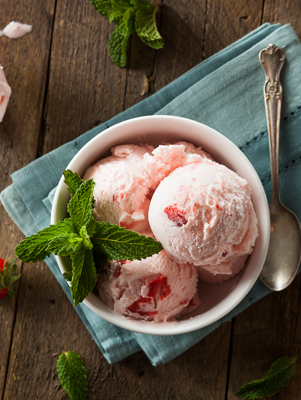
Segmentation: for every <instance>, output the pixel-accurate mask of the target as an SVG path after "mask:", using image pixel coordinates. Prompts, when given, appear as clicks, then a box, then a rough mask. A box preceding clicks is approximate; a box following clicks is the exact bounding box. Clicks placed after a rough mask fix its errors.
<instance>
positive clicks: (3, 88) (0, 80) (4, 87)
mask: <svg viewBox="0 0 301 400" xmlns="http://www.w3.org/2000/svg"><path fill="white" fill-rule="evenodd" d="M10 95H11V88H10V86H9V85H8V83H7V80H6V77H5V74H4V70H3V67H1V65H0V122H2V120H3V117H4V114H5V111H6V108H7V104H8V101H9V98H10Z"/></svg>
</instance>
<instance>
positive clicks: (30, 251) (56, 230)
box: [15, 218, 74, 262]
mask: <svg viewBox="0 0 301 400" xmlns="http://www.w3.org/2000/svg"><path fill="white" fill-rule="evenodd" d="M72 233H74V227H73V224H72V221H71V219H70V218H67V219H65V220H64V221H60V222H58V223H57V224H55V225H50V226H49V227H48V228H45V229H43V230H42V231H39V232H38V233H37V234H36V235H31V236H30V237H27V238H25V239H24V240H22V242H20V243H19V244H18V246H17V247H16V248H15V253H16V255H17V256H18V257H19V258H20V260H21V261H23V262H30V261H32V262H37V261H42V260H44V259H45V258H46V257H48V256H50V254H51V252H49V250H47V247H48V245H49V243H50V242H51V240H53V239H54V238H56V237H57V236H59V235H62V234H66V235H69V234H72Z"/></svg>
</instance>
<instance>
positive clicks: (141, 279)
mask: <svg viewBox="0 0 301 400" xmlns="http://www.w3.org/2000/svg"><path fill="white" fill-rule="evenodd" d="M197 279H198V278H197V271H196V268H195V267H194V266H193V265H189V264H182V265H179V264H177V263H176V262H175V261H174V260H172V259H171V258H170V257H169V256H168V254H167V253H166V252H165V251H164V250H163V251H161V252H160V253H159V254H155V255H153V256H152V257H148V258H146V259H144V260H141V261H137V260H135V261H111V262H110V263H109V266H108V267H107V268H106V273H101V274H100V277H99V281H98V285H97V288H98V290H99V293H100V296H101V298H102V299H103V301H105V302H106V303H107V304H108V305H109V306H111V308H113V309H114V310H115V311H116V312H118V313H119V314H121V315H124V316H126V317H130V318H134V319H142V320H146V321H155V322H162V321H170V320H172V319H175V317H177V316H179V315H180V314H181V313H185V314H186V313H187V312H191V311H193V309H195V308H196V306H198V305H199V303H200V301H199V300H198V296H197V294H196V288H197ZM194 296H195V297H194ZM192 298H193V301H192Z"/></svg>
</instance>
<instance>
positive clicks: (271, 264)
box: [259, 44, 301, 290]
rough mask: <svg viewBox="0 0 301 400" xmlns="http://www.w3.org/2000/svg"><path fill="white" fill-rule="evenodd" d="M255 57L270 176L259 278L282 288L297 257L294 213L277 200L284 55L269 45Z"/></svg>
mask: <svg viewBox="0 0 301 400" xmlns="http://www.w3.org/2000/svg"><path fill="white" fill-rule="evenodd" d="M259 60H260V63H261V66H262V68H263V70H264V73H265V77H266V80H265V84H264V87H263V92H264V99H265V109H266V116H267V124H268V132H269V144H270V161H271V178H272V200H271V203H270V217H271V238H270V245H269V250H268V255H267V258H266V261H265V264H264V266H263V269H262V271H261V274H260V278H261V280H262V281H263V283H265V285H266V286H267V287H268V288H270V289H272V290H282V289H285V288H286V287H287V286H288V285H289V284H290V283H291V282H292V281H293V279H294V278H295V276H296V274H297V271H298V268H299V264H300V257H301V227H300V222H299V220H298V218H297V217H296V215H295V214H294V213H293V212H292V211H291V210H289V209H288V208H287V207H285V206H284V205H283V204H282V203H281V201H280V193H279V162H278V158H279V131H280V111H281V101H282V87H281V83H280V80H279V75H280V71H281V68H282V66H283V63H284V60H285V54H284V51H283V49H281V48H280V47H276V46H275V45H273V44H270V45H268V47H267V48H266V49H263V50H262V51H261V52H260V53H259Z"/></svg>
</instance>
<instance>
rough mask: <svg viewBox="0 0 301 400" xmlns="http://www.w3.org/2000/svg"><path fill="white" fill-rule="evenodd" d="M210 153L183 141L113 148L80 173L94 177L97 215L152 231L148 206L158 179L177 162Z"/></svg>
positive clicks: (106, 219) (185, 162) (190, 162)
mask: <svg viewBox="0 0 301 400" xmlns="http://www.w3.org/2000/svg"><path fill="white" fill-rule="evenodd" d="M209 157H210V156H209V155H208V154H207V153H205V152H204V151H203V150H202V149H201V148H196V147H195V146H193V145H192V144H190V143H186V142H178V143H175V144H174V145H168V144H167V145H161V146H158V147H157V148H156V149H154V147H153V146H150V145H148V144H144V145H143V144H140V145H131V144H125V145H121V146H116V147H114V148H112V156H110V157H106V158H104V159H102V160H100V161H99V162H97V163H96V164H94V165H93V166H91V167H90V168H88V169H87V171H86V172H85V174H84V176H83V179H84V180H87V179H90V178H93V179H94V181H95V182H96V186H95V189H94V197H95V200H96V201H95V205H94V214H95V217H96V219H97V220H100V221H106V222H110V223H112V224H118V225H120V226H123V227H125V228H126V229H131V230H134V231H136V232H139V233H144V234H151V231H150V227H149V223H148V208H149V204H150V199H151V197H152V195H153V193H154V191H155V190H156V188H157V187H158V185H159V183H160V182H161V180H162V179H164V178H165V177H166V176H168V175H169V174H170V173H171V172H172V171H173V170H175V169H176V168H178V167H179V166H183V165H187V164H192V163H197V162H200V161H201V160H202V159H203V158H209Z"/></svg>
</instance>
